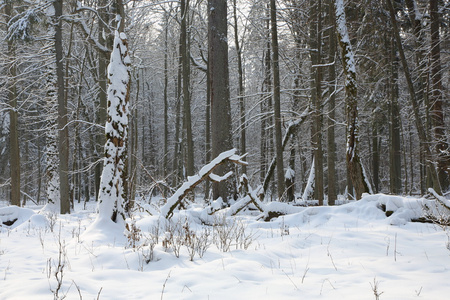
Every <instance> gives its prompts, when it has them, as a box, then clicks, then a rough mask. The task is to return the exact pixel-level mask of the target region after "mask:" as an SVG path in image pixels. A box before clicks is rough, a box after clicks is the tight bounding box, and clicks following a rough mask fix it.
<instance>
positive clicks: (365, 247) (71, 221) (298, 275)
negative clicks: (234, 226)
mask: <svg viewBox="0 0 450 300" xmlns="http://www.w3.org/2000/svg"><path fill="white" fill-rule="evenodd" d="M201 201H202V200H198V203H202V202H201ZM426 201H428V200H425V199H422V198H410V197H401V196H389V195H383V194H377V195H363V198H362V200H360V201H354V202H351V203H348V204H344V205H341V206H333V207H331V206H323V207H317V206H316V207H295V208H288V205H287V204H279V203H274V204H266V207H271V208H275V207H277V206H278V207H280V208H283V207H284V208H283V209H284V210H285V211H287V212H290V213H291V214H290V215H286V216H284V217H279V218H277V219H275V220H273V221H271V222H263V221H258V220H257V216H255V215H250V214H248V213H245V212H241V213H239V215H238V220H239V222H240V224H243V225H244V227H245V232H246V234H247V235H249V236H251V237H252V242H251V244H250V245H249V247H248V248H247V249H241V247H236V245H235V244H234V243H232V244H231V249H230V251H229V252H222V251H220V250H219V249H218V247H217V246H216V245H215V244H214V243H212V244H211V245H210V247H209V248H208V249H207V251H206V253H205V254H204V255H203V257H202V258H200V257H199V256H198V255H197V254H196V255H195V257H194V259H193V261H190V259H189V255H188V251H187V248H186V247H185V246H183V247H182V248H181V250H180V255H179V258H177V257H176V256H175V255H174V252H173V251H172V250H171V249H170V248H169V250H167V251H166V250H165V249H164V247H163V245H162V239H163V238H164V237H165V236H166V237H167V236H168V235H169V233H168V232H167V231H166V230H165V229H164V228H165V227H164V226H165V225H164V224H165V223H166V222H167V221H165V220H163V219H162V218H159V217H158V216H150V215H149V214H148V213H146V212H143V211H136V212H135V213H134V216H133V220H134V222H135V224H136V227H137V228H139V229H140V230H141V234H142V236H143V237H142V239H141V240H140V241H138V242H137V247H136V248H134V249H133V248H130V247H126V245H127V244H128V243H127V241H126V238H124V239H113V238H110V239H109V240H108V238H107V237H108V236H111V237H112V236H116V231H117V228H113V227H111V226H110V224H107V223H105V224H103V225H102V224H99V225H98V226H96V227H97V228H98V227H102V226H103V228H102V230H101V232H92V231H91V232H86V228H87V227H88V226H89V224H90V223H92V222H93V221H94V220H95V219H96V213H95V206H96V203H95V202H88V203H87V208H86V210H83V204H82V203H81V204H77V203H76V206H75V209H74V213H72V214H70V215H53V216H52V215H42V214H39V213H38V212H39V211H40V209H41V208H42V207H41V206H30V207H28V208H19V207H13V206H9V207H7V206H6V202H4V201H3V202H2V201H0V218H1V220H2V221H3V220H4V219H5V220H6V219H9V218H10V217H11V216H13V217H14V218H17V219H18V220H17V221H16V223H15V224H14V225H12V226H10V227H8V226H5V225H0V299H2V300H10V299H33V300H35V299H46V300H47V299H52V298H53V294H52V292H51V289H53V290H54V289H55V287H56V279H55V276H54V272H55V270H56V265H57V263H58V254H59V250H58V249H59V248H60V246H59V245H60V244H61V245H62V248H63V250H64V251H63V252H64V253H65V255H63V256H62V257H63V260H64V272H63V279H62V286H61V289H60V291H59V296H63V295H66V299H69V300H70V299H81V298H82V299H97V297H98V299H109V300H111V299H113V300H114V299H165V300H167V299H227V300H228V299H355V300H361V299H374V298H375V297H374V292H373V290H372V286H373V285H374V284H376V285H377V290H378V292H379V293H382V294H381V296H380V299H381V300H388V299H392V300H398V299H447V297H448V294H449V293H450V285H449V284H448V278H449V276H450V251H449V250H448V249H447V248H446V243H447V242H448V234H449V232H448V231H445V230H443V228H441V227H439V226H436V225H433V224H424V223H412V222H410V219H411V218H412V217H416V216H420V215H421V214H422V205H423V204H424V203H425V202H426ZM142 204H143V205H144V203H142ZM382 204H383V205H385V206H386V207H387V209H390V210H392V211H393V214H392V215H391V216H390V217H386V215H385V213H384V212H383V211H382V210H381V209H380V208H379V207H381V205H382ZM282 206H283V207H282ZM201 211H204V209H203V205H201V204H193V205H191V206H190V207H188V209H187V210H184V211H176V212H175V213H174V216H173V218H172V221H173V222H177V220H180V221H181V224H188V225H189V228H190V230H192V231H194V232H197V233H200V232H201V231H202V230H205V229H207V228H209V229H210V230H211V232H212V230H213V229H212V227H211V226H206V225H202V224H201V223H200V221H199V219H198V217H197V216H198V215H199V212H201ZM218 213H219V212H218ZM230 220H231V219H230ZM127 222H128V223H131V221H130V219H128V220H127ZM393 224H394V225H393ZM184 226H186V225H184ZM155 228H159V233H158V235H159V242H158V244H157V245H156V246H155V248H154V257H153V260H152V261H150V262H149V263H146V262H145V261H144V260H145V259H144V258H145V254H146V253H147V252H146V251H148V246H146V245H145V241H146V239H145V238H144V237H145V236H147V237H148V236H149V235H150V234H151V233H153V234H154V232H155ZM210 238H212V234H211V236H210ZM77 287H78V289H79V291H78V289H77ZM80 295H81V296H80Z"/></svg>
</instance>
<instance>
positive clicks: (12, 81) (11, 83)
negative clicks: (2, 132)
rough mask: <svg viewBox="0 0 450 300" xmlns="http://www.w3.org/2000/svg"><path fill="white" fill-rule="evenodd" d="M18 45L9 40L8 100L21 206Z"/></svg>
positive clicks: (14, 195)
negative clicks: (17, 77)
mask: <svg viewBox="0 0 450 300" xmlns="http://www.w3.org/2000/svg"><path fill="white" fill-rule="evenodd" d="M12 2H13V1H6V6H5V14H6V17H7V19H8V21H9V20H10V19H11V18H12V13H13V3H12ZM15 50H16V46H15V44H14V41H13V40H8V56H9V58H10V60H11V63H10V66H9V68H8V70H9V74H8V79H9V80H8V101H9V105H10V106H11V107H10V109H9V143H10V149H9V153H10V158H9V169H10V175H11V199H10V203H11V205H17V206H20V149H19V129H18V122H17V91H16V75H17V68H16V61H15V56H16V51H15Z"/></svg>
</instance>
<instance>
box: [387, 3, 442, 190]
mask: <svg viewBox="0 0 450 300" xmlns="http://www.w3.org/2000/svg"><path fill="white" fill-rule="evenodd" d="M386 4H387V6H388V9H389V14H390V18H391V23H392V29H393V34H394V38H395V41H396V44H397V50H398V54H399V56H400V61H401V63H402V67H403V72H404V73H405V78H406V83H407V86H408V92H409V97H410V100H411V103H412V106H413V112H414V119H415V125H416V129H417V133H418V135H419V141H420V144H421V149H422V151H423V152H424V156H425V163H426V166H427V171H428V172H427V173H428V174H429V175H430V179H431V185H432V186H433V188H434V190H435V191H436V192H437V193H439V194H441V193H442V190H441V185H440V184H439V180H438V175H437V172H436V169H435V167H434V164H433V161H432V155H431V150H430V146H429V139H428V136H427V134H426V132H425V128H424V126H423V124H422V121H421V119H420V113H419V104H418V102H417V98H416V94H415V91H414V85H413V82H412V78H411V73H410V71H409V67H408V62H407V61H406V57H405V52H404V51H403V44H402V41H401V38H400V30H399V28H398V26H397V19H396V18H395V11H394V7H393V6H392V2H391V0H386Z"/></svg>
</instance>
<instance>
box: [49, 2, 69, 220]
mask: <svg viewBox="0 0 450 300" xmlns="http://www.w3.org/2000/svg"><path fill="white" fill-rule="evenodd" d="M53 7H54V9H55V19H56V22H57V23H56V24H55V54H56V82H57V97H58V153H59V180H60V182H59V184H60V194H61V213H62V214H67V213H70V199H69V190H70V189H69V172H68V171H69V130H68V128H67V102H66V98H65V95H64V94H65V82H64V65H63V56H64V49H63V45H62V20H61V17H62V13H63V0H55V1H54V2H53Z"/></svg>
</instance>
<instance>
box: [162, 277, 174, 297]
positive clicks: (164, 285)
mask: <svg viewBox="0 0 450 300" xmlns="http://www.w3.org/2000/svg"><path fill="white" fill-rule="evenodd" d="M170 272H172V271H169V274H167V277H166V280H164V283H163V287H162V291H161V300H162V298H163V296H164V289H165V288H166V283H167V280H169V278H170Z"/></svg>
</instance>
